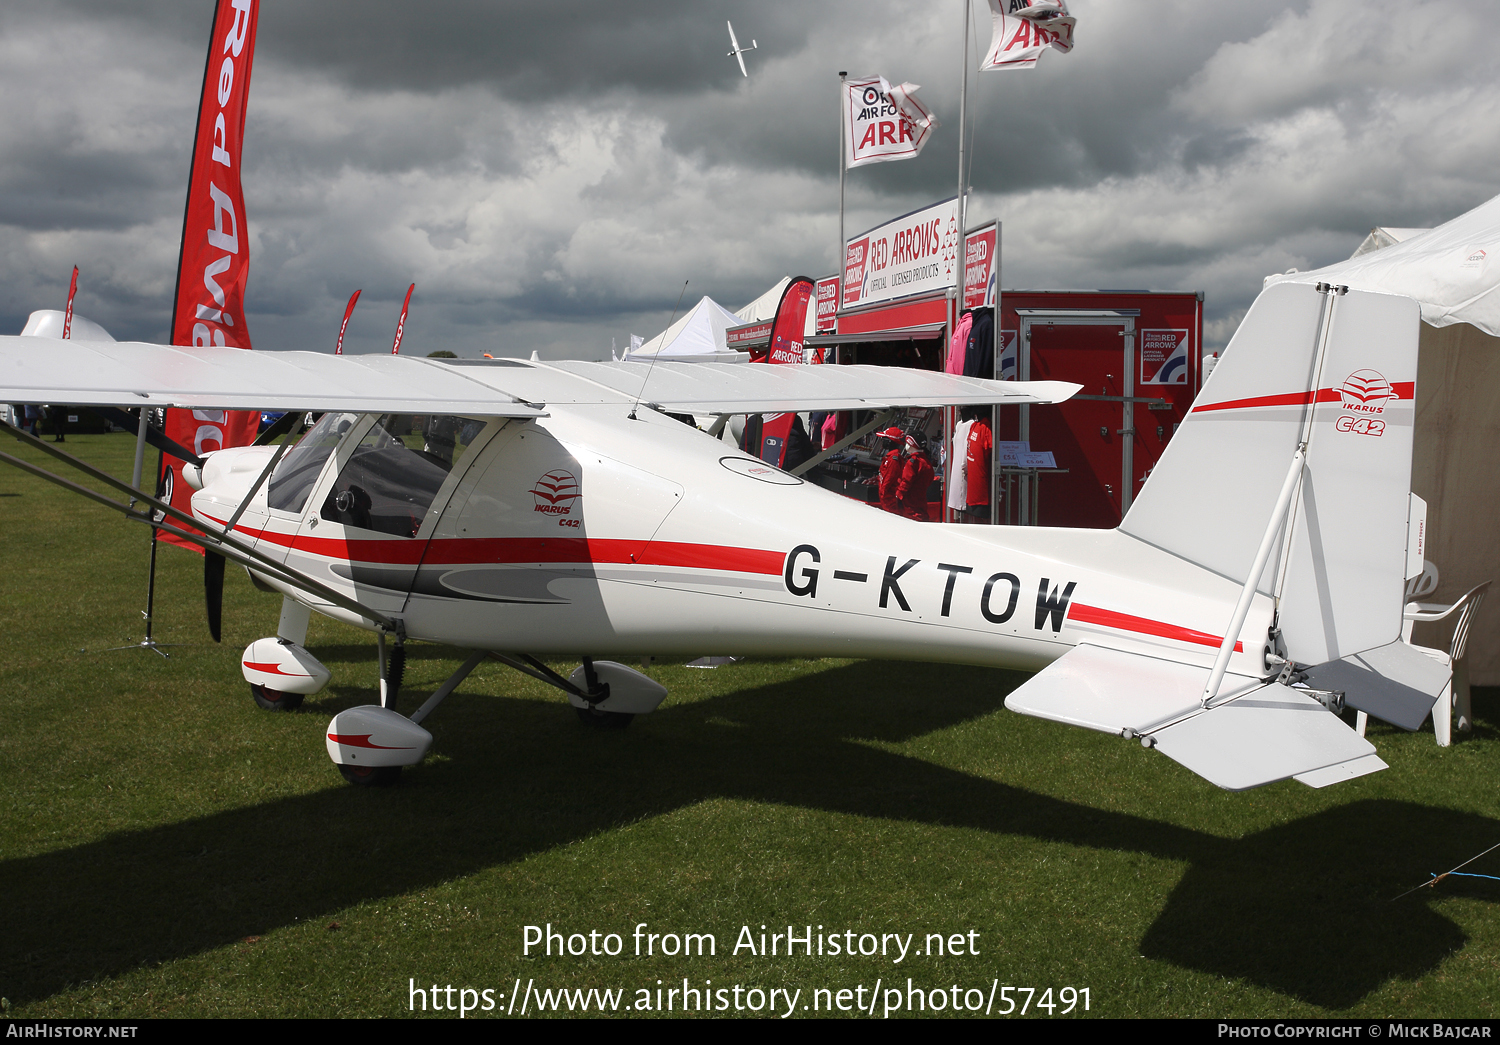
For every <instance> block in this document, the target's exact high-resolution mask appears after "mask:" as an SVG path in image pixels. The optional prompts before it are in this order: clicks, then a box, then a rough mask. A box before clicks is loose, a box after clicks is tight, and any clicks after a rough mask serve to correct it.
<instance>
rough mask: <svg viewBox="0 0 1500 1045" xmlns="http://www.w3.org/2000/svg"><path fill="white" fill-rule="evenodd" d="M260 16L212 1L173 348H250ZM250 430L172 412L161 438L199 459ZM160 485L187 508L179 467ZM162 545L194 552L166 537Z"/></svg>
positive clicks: (239, 3) (249, 0) (236, 420)
mask: <svg viewBox="0 0 1500 1045" xmlns="http://www.w3.org/2000/svg"><path fill="white" fill-rule="evenodd" d="M259 16H260V0H218V3H217V5H216V7H215V11H214V28H213V35H212V36H210V37H209V43H208V65H207V68H206V69H205V71H204V75H203V94H202V96H201V99H200V100H199V103H198V130H197V137H196V139H195V141H194V144H193V165H192V173H191V174H190V175H189V178H188V196H187V208H186V212H185V214H184V217H183V223H182V252H181V254H180V255H179V256H178V262H177V296H176V299H175V300H174V302H173V305H172V344H174V345H192V346H194V347H197V348H205V347H209V346H218V347H229V348H249V347H250V332H249V330H248V329H246V326H245V281H246V279H247V278H248V277H249V274H250V242H249V235H248V229H247V228H246V224H245V194H244V191H243V189H242V188H241V187H240V146H241V143H242V141H243V138H244V132H245V109H246V107H247V104H248V102H249V98H250V69H251V66H252V64H253V63H254V59H255V26H256V22H257V21H258V20H259ZM259 422H260V415H259V413H257V412H255V411H250V410H234V411H225V410H180V409H172V410H168V411H167V420H166V435H167V438H169V439H172V440H174V441H176V442H178V443H180V444H182V445H183V446H189V447H192V449H193V451H194V452H195V453H198V454H204V453H209V452H210V451H213V450H219V449H222V448H224V447H226V446H244V445H245V444H247V443H250V442H252V441H253V440H254V439H255V433H256V429H257V427H258V426H259ZM160 482H161V483H162V485H163V487H164V489H163V493H164V495H165V496H166V497H167V498H168V499H169V500H170V501H171V502H172V504H173V506H174V507H176V508H179V509H181V510H182V511H190V510H191V504H190V502H191V498H192V494H193V491H192V488H191V487H189V486H188V485H187V483H185V482H183V480H182V462H181V461H179V460H178V459H177V458H175V457H167V458H164V459H163V462H162V474H161V477H160ZM161 539H162V540H164V541H172V543H174V544H177V545H180V546H181V547H184V548H191V549H192V550H194V551H197V552H199V553H200V554H201V552H202V549H201V548H198V547H197V546H196V545H192V544H188V543H187V542H185V541H180V540H176V539H174V538H173V537H171V536H170V535H168V534H163V535H162V536H161Z"/></svg>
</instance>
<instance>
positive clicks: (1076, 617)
mask: <svg viewBox="0 0 1500 1045" xmlns="http://www.w3.org/2000/svg"><path fill="white" fill-rule="evenodd" d="M1068 619H1069V620H1072V621H1077V622H1078V623H1080V624H1102V625H1103V626H1104V627H1106V628H1115V629H1117V630H1119V631H1134V632H1138V633H1140V634H1142V635H1155V636H1157V637H1158V638H1163V639H1176V640H1177V641H1178V642H1194V643H1197V644H1198V645H1200V646H1212V647H1214V648H1215V649H1218V647H1219V645H1220V644H1221V643H1222V642H1223V641H1224V638H1223V636H1221V635H1210V634H1208V632H1206V631H1194V630H1193V629H1192V628H1183V627H1179V626H1178V625H1176V624H1165V623H1163V622H1162V621H1159V620H1149V619H1147V618H1145V617H1132V616H1131V615H1130V614H1128V613H1119V612H1117V611H1115V610H1104V609H1100V608H1099V607H1097V606H1085V605H1083V604H1082V603H1078V602H1075V603H1073V604H1072V605H1071V606H1069V607H1068ZM1234 651H1235V652H1236V653H1243V652H1244V651H1245V644H1244V643H1242V642H1236V643H1235V644H1234Z"/></svg>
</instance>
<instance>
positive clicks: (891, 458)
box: [875, 426, 906, 515]
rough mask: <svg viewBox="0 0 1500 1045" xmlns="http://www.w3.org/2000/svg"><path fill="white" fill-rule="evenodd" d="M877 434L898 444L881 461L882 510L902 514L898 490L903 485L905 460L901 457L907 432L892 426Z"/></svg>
mask: <svg viewBox="0 0 1500 1045" xmlns="http://www.w3.org/2000/svg"><path fill="white" fill-rule="evenodd" d="M875 434H876V435H878V436H879V437H880V438H882V439H890V440H892V441H893V442H895V444H896V445H895V446H893V447H892V448H891V451H890V453H888V454H886V455H885V458H884V460H882V461H881V462H880V480H879V481H880V487H879V489H880V507H881V510H882V511H887V512H891V513H892V514H894V515H900V514H901V506H900V505H899V504H898V503H897V495H896V490H897V488H898V487H900V485H901V476H902V474H903V471H904V464H905V462H903V461H902V459H901V453H902V440H904V439H905V438H906V433H905V432H903V431H901V429H899V428H896V427H894V426H892V427H890V428H887V429H886V430H885V431H883V432H876V433H875Z"/></svg>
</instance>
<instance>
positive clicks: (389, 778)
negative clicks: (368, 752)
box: [339, 765, 401, 787]
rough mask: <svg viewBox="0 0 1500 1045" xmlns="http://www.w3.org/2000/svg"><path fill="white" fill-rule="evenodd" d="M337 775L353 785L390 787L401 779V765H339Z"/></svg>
mask: <svg viewBox="0 0 1500 1045" xmlns="http://www.w3.org/2000/svg"><path fill="white" fill-rule="evenodd" d="M339 775H341V776H342V777H343V778H344V779H345V780H347V781H349V783H351V784H353V785H354V786H355V787H390V786H391V785H392V784H395V783H396V782H397V781H398V780H400V779H401V767H400V766H348V765H341V766H339Z"/></svg>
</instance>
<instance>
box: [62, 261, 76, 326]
mask: <svg viewBox="0 0 1500 1045" xmlns="http://www.w3.org/2000/svg"><path fill="white" fill-rule="evenodd" d="M77 293H78V266H77V265H74V266H73V281H72V282H71V283H69V284H68V307H67V309H66V310H65V311H64V312H63V339H64V340H68V339H71V338H72V336H73V298H74V296H75V295H77Z"/></svg>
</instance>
